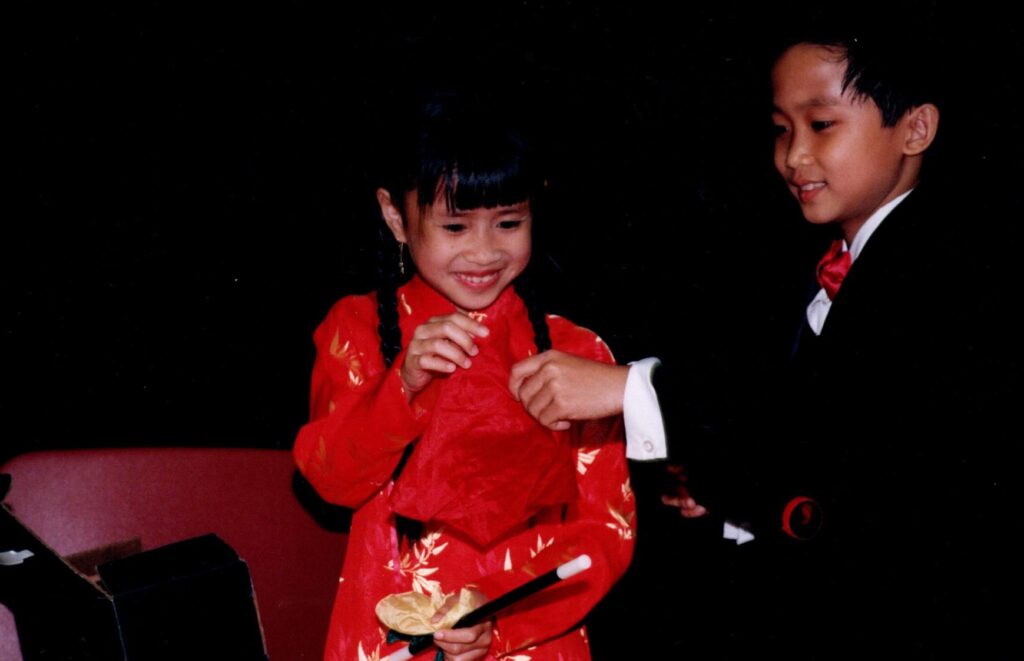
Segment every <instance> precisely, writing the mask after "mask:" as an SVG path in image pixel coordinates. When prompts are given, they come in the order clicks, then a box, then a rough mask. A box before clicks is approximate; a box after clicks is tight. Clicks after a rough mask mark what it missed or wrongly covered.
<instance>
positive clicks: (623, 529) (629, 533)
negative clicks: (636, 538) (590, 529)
mask: <svg viewBox="0 0 1024 661" xmlns="http://www.w3.org/2000/svg"><path fill="white" fill-rule="evenodd" d="M608 513H609V514H611V515H612V520H611V521H610V522H608V523H605V524H604V525H605V526H607V527H609V528H611V529H612V530H614V531H615V532H616V533H618V535H619V539H621V540H627V539H633V535H634V532H633V516H634V512H630V513H629V514H623V513H622V512H621V511H619V510H617V509H615V508H614V507H613V506H612V504H611V503H608Z"/></svg>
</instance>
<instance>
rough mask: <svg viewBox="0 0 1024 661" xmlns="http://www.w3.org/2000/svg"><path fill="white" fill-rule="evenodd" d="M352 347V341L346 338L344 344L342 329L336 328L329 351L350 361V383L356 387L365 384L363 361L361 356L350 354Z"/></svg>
mask: <svg viewBox="0 0 1024 661" xmlns="http://www.w3.org/2000/svg"><path fill="white" fill-rule="evenodd" d="M351 347H352V341H351V340H345V342H344V344H343V343H342V342H341V331H340V330H335V331H334V337H332V338H331V346H330V348H329V351H330V353H331V355H332V356H334V357H335V358H337V359H338V360H340V361H347V362H348V384H349V385H350V386H351V387H353V388H356V387H358V386H361V385H362V384H363V361H361V360H360V359H359V356H353V355H350V354H349V349H350V348H351Z"/></svg>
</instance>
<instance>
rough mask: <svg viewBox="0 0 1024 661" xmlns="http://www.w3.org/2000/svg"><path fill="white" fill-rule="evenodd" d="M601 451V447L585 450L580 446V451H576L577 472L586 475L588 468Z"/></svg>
mask: <svg viewBox="0 0 1024 661" xmlns="http://www.w3.org/2000/svg"><path fill="white" fill-rule="evenodd" d="M600 451H601V448H594V449H593V450H584V449H583V448H580V450H579V452H577V453H576V472H578V473H579V474H580V475H586V474H587V469H588V468H590V464H592V463H594V460H595V459H597V454H598V453H599V452H600Z"/></svg>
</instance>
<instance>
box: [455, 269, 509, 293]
mask: <svg viewBox="0 0 1024 661" xmlns="http://www.w3.org/2000/svg"><path fill="white" fill-rule="evenodd" d="M500 274H501V271H500V270H494V271H484V272H477V273H471V272H469V271H459V272H456V273H455V274H454V275H455V279H456V280H458V281H459V282H460V283H461V284H462V285H463V286H465V287H468V288H469V289H487V288H488V287H490V286H491V285H493V284H494V283H496V282H497V281H498V276H499V275H500Z"/></svg>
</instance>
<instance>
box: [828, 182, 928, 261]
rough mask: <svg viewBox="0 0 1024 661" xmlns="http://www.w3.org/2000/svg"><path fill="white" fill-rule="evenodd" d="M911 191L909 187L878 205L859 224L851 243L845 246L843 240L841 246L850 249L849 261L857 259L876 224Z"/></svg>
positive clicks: (876, 226)
mask: <svg viewBox="0 0 1024 661" xmlns="http://www.w3.org/2000/svg"><path fill="white" fill-rule="evenodd" d="M913 192H914V189H913V188H911V189H910V190H908V191H907V192H906V193H903V194H902V195H898V196H896V197H894V198H893V199H891V200H889V201H888V202H886V203H885V204H883V205H882V206H880V207H878V209H876V210H875V212H874V213H873V214H871V217H870V218H868V219H867V222H865V223H864V224H863V225H861V227H860V229H859V230H857V234H856V235H855V236H854V237H853V244H852V245H850V246H847V245H846V241H843V248H846V249H847V250H849V251H850V262H851V263H853V262H854V261H855V260H856V259H857V257H859V256H860V251H861V250H864V245H865V244H866V243H867V242H868V239H870V238H871V235H872V234H874V233H875V230H876V229H878V226H879V225H881V224H882V221H883V220H885V217H886V216H888V215H889V213H890V212H891V211H892V210H893V209H895V208H896V205H898V204H899V203H900V202H902V201H903V200H904V199H905V198H906V197H907V196H908V195H910V194H911V193H913Z"/></svg>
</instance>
